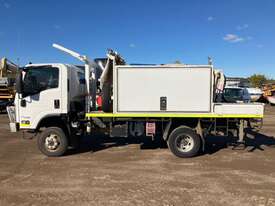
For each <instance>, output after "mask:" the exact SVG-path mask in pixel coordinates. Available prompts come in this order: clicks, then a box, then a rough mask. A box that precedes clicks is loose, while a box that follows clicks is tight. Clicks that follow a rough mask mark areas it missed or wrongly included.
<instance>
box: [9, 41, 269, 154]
mask: <svg viewBox="0 0 275 206" xmlns="http://www.w3.org/2000/svg"><path fill="white" fill-rule="evenodd" d="M54 47H56V48H58V49H60V50H62V51H64V52H66V53H69V54H70V55H72V56H74V57H76V58H78V59H79V60H81V61H83V62H84V66H83V67H77V66H73V65H67V64H30V65H26V66H25V67H24V68H22V69H21V72H20V73H19V75H18V77H17V80H16V87H17V93H16V99H15V106H14V107H10V108H9V111H13V112H11V113H13V114H15V118H11V119H15V121H14V122H12V123H11V125H13V126H16V127H17V129H20V130H27V131H29V132H34V133H39V135H38V147H39V149H40V151H41V152H42V153H44V154H45V155H47V156H60V155H63V154H64V153H65V152H66V151H67V149H68V147H69V146H75V145H77V142H78V140H79V138H80V137H81V136H82V135H85V134H94V133H95V132H96V131H102V132H104V133H105V134H109V135H110V137H114V136H121V137H129V138H130V137H131V136H144V135H146V136H148V137H150V138H152V137H155V136H161V137H162V138H163V140H165V141H167V144H168V146H169V149H170V150H171V152H172V153H173V154H175V155H176V156H178V157H192V156H195V155H197V154H198V152H199V151H200V150H203V149H204V145H205V141H207V135H208V134H218V135H221V134H223V135H228V134H229V133H230V132H231V131H237V134H238V137H239V139H238V143H240V144H242V143H244V131H245V129H246V128H247V127H249V126H251V125H252V124H251V123H252V122H253V123H255V121H254V120H255V119H257V121H258V120H262V118H263V114H264V105H263V104H260V103H223V102H219V101H218V100H217V99H218V98H217V96H218V95H219V93H222V91H221V90H222V89H223V85H224V82H223V81H221V80H223V78H222V77H223V76H222V73H219V72H216V71H214V69H213V66H212V65H211V64H210V65H183V64H177V65H169V64H164V65H127V64H125V61H124V60H123V59H122V57H121V56H119V55H118V54H117V53H116V52H113V51H109V52H108V53H107V58H105V59H95V60H89V59H88V58H87V57H86V56H82V55H79V54H77V53H76V52H73V51H71V50H68V49H66V48H64V47H61V46H59V45H54ZM257 121H256V122H257Z"/></svg>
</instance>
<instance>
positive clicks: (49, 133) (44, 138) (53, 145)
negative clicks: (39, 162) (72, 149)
mask: <svg viewBox="0 0 275 206" xmlns="http://www.w3.org/2000/svg"><path fill="white" fill-rule="evenodd" d="M37 144H38V148H39V150H40V151H41V152H42V153H43V154H45V155H46V156H48V157H58V156H61V155H63V154H64V153H65V152H66V151H67V148H68V139H67V137H66V135H65V133H64V131H63V130H62V129H61V128H58V127H48V128H46V129H45V130H44V131H43V132H42V133H41V135H40V136H39V137H38V139H37Z"/></svg>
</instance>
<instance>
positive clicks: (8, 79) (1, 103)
mask: <svg viewBox="0 0 275 206" xmlns="http://www.w3.org/2000/svg"><path fill="white" fill-rule="evenodd" d="M17 71H18V66H17V65H15V64H14V63H12V62H11V61H9V60H8V59H7V58H2V59H1V62H0V110H4V109H5V108H6V106H7V105H9V104H10V103H12V102H13V100H14V96H15V85H14V84H15V77H16V74H17Z"/></svg>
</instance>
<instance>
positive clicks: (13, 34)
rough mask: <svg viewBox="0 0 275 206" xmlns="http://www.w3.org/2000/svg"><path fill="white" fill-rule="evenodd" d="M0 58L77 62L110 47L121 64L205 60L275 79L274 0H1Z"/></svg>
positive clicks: (226, 69) (237, 73)
mask: <svg viewBox="0 0 275 206" xmlns="http://www.w3.org/2000/svg"><path fill="white" fill-rule="evenodd" d="M0 22H1V24H0V25H1V26H0V57H2V56H6V57H8V58H10V59H11V60H13V61H15V62H17V59H18V58H19V62H20V65H24V64H26V63H28V62H29V61H31V62H33V63H42V62H43V63H44V62H64V63H78V61H76V60H75V59H73V58H72V57H69V56H67V55H65V54H63V53H61V52H59V51H57V50H55V49H54V48H52V47H51V44H52V43H59V44H62V45H64V46H65V47H68V48H72V49H74V50H76V51H79V52H80V53H83V54H87V55H88V56H89V57H91V58H95V57H104V56H105V53H106V49H107V48H114V49H116V50H117V51H118V52H119V53H121V54H122V56H123V57H124V58H125V59H126V61H127V63H171V62H174V61H175V60H181V61H182V62H184V63H186V64H206V63H207V57H208V56H211V57H212V58H213V62H214V65H215V66H216V67H217V68H220V69H222V70H223V71H224V72H225V74H226V75H227V76H244V77H245V76H249V75H251V74H253V73H261V74H265V75H267V76H268V77H270V78H275V40H274V38H275V1H273V0H192V1H191V0H188V1H187V0H174V1H173V0H170V1H168V0H166V1H161V0H158V1H157V0H132V1H131V0H128V1H127V0H124V1H122V0H115V1H112V0H109V1H107V0H98V1H95V0H91V1H84V0H83V1H70V0H67V1H65V0H58V1H56V0H45V1H34V0H26V1H23V0H17V1H16V0H0Z"/></svg>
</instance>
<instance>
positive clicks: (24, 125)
mask: <svg viewBox="0 0 275 206" xmlns="http://www.w3.org/2000/svg"><path fill="white" fill-rule="evenodd" d="M30 125H31V124H22V123H20V127H29V126H30Z"/></svg>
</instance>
